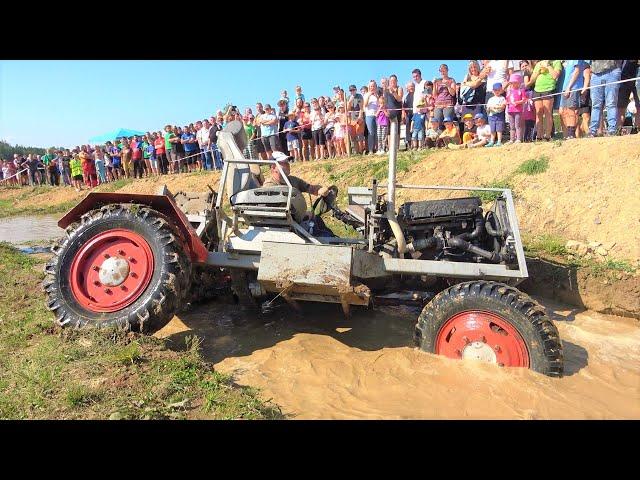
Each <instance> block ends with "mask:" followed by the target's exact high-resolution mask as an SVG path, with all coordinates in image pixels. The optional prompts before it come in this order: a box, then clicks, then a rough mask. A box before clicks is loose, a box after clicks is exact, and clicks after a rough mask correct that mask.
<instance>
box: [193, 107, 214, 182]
mask: <svg viewBox="0 0 640 480" xmlns="http://www.w3.org/2000/svg"><path fill="white" fill-rule="evenodd" d="M196 128H197V129H198V132H197V133H196V140H197V141H198V145H199V146H200V150H201V151H202V164H203V165H204V168H205V170H211V169H212V168H213V157H212V156H211V145H210V140H209V130H210V129H211V124H210V123H209V120H206V119H205V121H204V125H203V123H202V122H200V121H198V122H196Z"/></svg>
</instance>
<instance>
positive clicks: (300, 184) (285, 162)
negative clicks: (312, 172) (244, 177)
mask: <svg viewBox="0 0 640 480" xmlns="http://www.w3.org/2000/svg"><path fill="white" fill-rule="evenodd" d="M292 158H293V157H290V156H289V155H286V154H284V153H282V152H277V151H276V152H273V155H272V159H273V160H276V161H277V162H278V163H279V164H280V166H281V167H282V170H283V171H284V173H285V174H286V175H287V178H288V179H289V182H290V183H291V186H292V187H293V188H295V189H296V190H299V191H300V192H308V193H310V194H312V195H319V196H321V197H326V196H327V194H328V193H329V192H330V190H329V189H328V188H327V187H322V186H320V185H310V184H308V183H307V182H305V181H304V180H302V179H301V178H298V177H293V176H290V175H289V172H290V171H291V166H290V165H289V160H291V159H292ZM286 184H287V182H285V181H284V178H282V176H281V175H280V170H278V167H276V164H275V163H273V164H271V177H270V178H267V179H266V180H265V181H264V183H263V184H262V186H263V187H275V186H278V185H286Z"/></svg>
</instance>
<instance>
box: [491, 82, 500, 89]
mask: <svg viewBox="0 0 640 480" xmlns="http://www.w3.org/2000/svg"><path fill="white" fill-rule="evenodd" d="M501 88H502V84H501V83H500V82H496V83H494V84H493V87H492V89H493V90H499V89H501Z"/></svg>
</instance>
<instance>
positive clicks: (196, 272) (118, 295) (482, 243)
mask: <svg viewBox="0 0 640 480" xmlns="http://www.w3.org/2000/svg"><path fill="white" fill-rule="evenodd" d="M395 122H396V120H392V124H391V127H390V132H391V138H390V151H389V162H388V176H387V182H386V185H384V184H381V183H378V181H377V179H373V180H372V181H371V184H370V185H368V186H357V187H349V188H348V191H347V203H348V205H347V206H346V207H345V209H344V210H341V209H340V208H338V205H337V202H336V196H337V189H336V188H333V187H332V189H331V191H330V193H329V194H328V195H327V196H326V197H319V198H318V200H322V201H321V202H320V205H318V201H316V205H314V207H315V209H314V210H311V209H309V206H310V205H308V204H307V201H306V199H305V197H304V195H303V194H302V193H301V192H300V191H298V190H296V189H295V188H293V187H292V185H291V183H290V182H289V179H288V177H287V175H286V174H285V172H284V171H283V169H282V166H281V165H280V164H279V163H278V162H275V161H273V160H257V159H248V158H245V157H244V155H243V154H242V150H243V148H244V147H245V145H246V142H247V138H246V135H245V133H244V129H243V126H242V124H241V122H238V121H234V122H230V123H229V124H228V125H226V126H225V128H224V129H223V131H221V132H220V133H219V136H218V147H219V148H220V150H221V152H222V156H223V159H224V164H223V169H222V174H221V178H220V183H219V187H218V189H217V191H216V190H214V189H212V188H211V187H209V190H210V191H208V192H204V193H202V192H200V193H192V192H178V193H176V194H175V195H174V194H171V192H169V190H168V189H167V188H166V186H163V187H162V188H161V190H160V191H159V192H157V194H156V195H146V194H125V193H97V192H92V193H89V194H88V195H87V196H86V197H85V198H84V199H83V200H82V201H81V202H80V203H79V204H78V205H76V206H75V207H74V208H73V209H71V210H70V211H69V212H68V213H67V214H65V215H64V216H63V217H62V218H61V219H60V221H59V222H58V225H59V226H60V227H61V228H63V229H65V235H64V237H63V238H62V239H61V240H60V241H59V242H58V243H57V245H56V246H55V247H54V248H52V251H53V254H54V255H53V256H52V258H51V260H50V261H49V262H48V263H47V265H46V266H45V274H46V276H45V280H44V282H43V289H44V291H45V293H46V296H47V306H48V308H49V309H50V310H51V311H52V312H53V313H54V315H55V321H56V322H57V324H58V325H60V326H62V327H74V328H82V327H104V326H114V327H121V328H126V329H131V330H136V331H140V332H145V333H153V332H155V331H157V330H159V329H160V328H162V327H163V326H164V325H166V324H167V323H168V322H169V321H170V320H171V318H172V317H173V316H174V314H175V313H176V312H178V311H180V309H182V308H184V307H186V306H187V305H188V304H189V303H192V302H195V301H198V300H203V299H209V298H213V297H215V296H217V295H222V294H223V293H222V292H225V291H227V292H229V293H230V294H231V295H232V296H233V299H234V300H235V301H236V302H239V303H241V304H246V305H252V306H254V307H258V306H260V305H262V306H263V307H264V310H268V309H269V306H270V305H273V301H274V299H276V298H278V299H279V301H281V302H283V304H284V302H286V303H287V304H288V305H289V306H290V308H292V309H300V307H301V305H300V302H329V303H334V304H337V306H339V308H341V309H342V312H343V314H344V315H349V314H350V313H351V310H352V308H375V307H376V306H377V305H380V304H388V303H389V302H393V301H396V302H405V301H418V302H421V307H422V311H421V313H420V314H419V316H418V318H417V321H416V324H415V330H414V342H415V345H416V346H417V347H418V348H419V349H421V350H423V351H425V352H430V353H435V354H440V355H444V356H446V357H449V358H453V359H472V360H480V361H484V362H489V363H493V364H497V365H499V366H505V367H524V368H530V369H532V370H534V371H536V372H540V373H542V374H545V375H548V376H553V377H560V376H562V373H563V353H562V344H561V341H560V337H559V334H558V330H557V328H556V327H555V325H554V324H553V323H552V322H551V320H550V319H549V317H548V316H547V315H546V313H545V310H544V308H543V307H542V306H541V305H540V304H539V303H537V302H536V301H534V300H533V299H531V298H530V297H529V296H528V295H526V294H525V293H523V292H521V291H520V290H518V289H517V288H516V285H518V284H519V283H520V282H522V281H523V280H524V279H526V278H527V276H528V272H527V265H526V261H525V255H524V250H523V247H522V241H521V238H520V232H519V228H518V220H517V217H516V212H515V207H514V202H513V197H512V193H511V190H509V189H500V188H479V187H461V186H425V185H405V184H401V183H399V182H397V181H396V159H397V153H398V137H397V129H396V126H397V125H396V123H395ZM265 165H268V166H271V165H275V167H276V168H277V169H278V171H279V172H280V176H281V177H282V178H283V179H284V180H285V183H286V185H280V186H262V183H263V180H264V179H263V174H262V170H261V167H262V166H265ZM398 189H413V190H419V191H433V190H449V191H459V192H462V194H466V195H469V193H468V192H470V191H482V190H485V191H492V192H495V193H494V194H495V195H496V199H495V200H494V201H493V203H491V204H489V205H490V206H489V207H488V208H487V207H486V206H485V208H483V203H482V200H481V198H480V197H478V196H466V197H461V198H443V199H439V200H423V201H411V202H405V203H403V204H402V205H399V206H398V205H396V191H397V190H398ZM476 195H477V194H476ZM318 210H320V211H318ZM322 213H331V214H332V215H333V216H334V217H335V218H336V219H337V220H340V221H342V222H344V223H346V224H348V225H350V226H351V227H353V228H354V229H355V231H356V232H357V233H358V238H341V237H337V236H335V235H331V234H327V232H326V230H323V229H320V228H318V224H319V223H320V222H319V221H318V217H319V215H321V214H322ZM424 291H432V292H437V293H435V294H434V295H431V297H430V298H429V297H426V296H423V295H421V294H420V292H424ZM289 306H287V307H286V308H289ZM248 311H251V309H249V310H248Z"/></svg>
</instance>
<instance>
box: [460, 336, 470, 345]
mask: <svg viewBox="0 0 640 480" xmlns="http://www.w3.org/2000/svg"><path fill="white" fill-rule="evenodd" d="M462 341H463V342H464V343H465V344H466V345H469V344H470V343H471V340H469V337H462Z"/></svg>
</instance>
